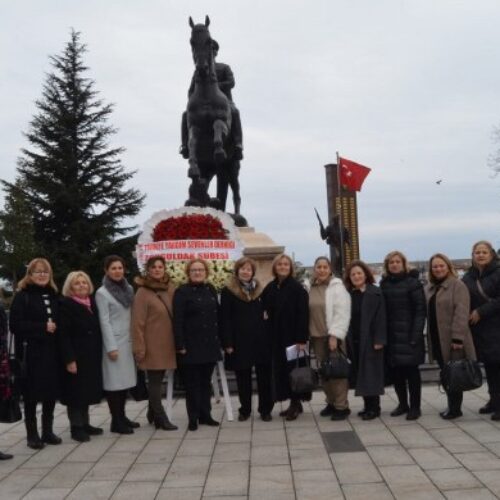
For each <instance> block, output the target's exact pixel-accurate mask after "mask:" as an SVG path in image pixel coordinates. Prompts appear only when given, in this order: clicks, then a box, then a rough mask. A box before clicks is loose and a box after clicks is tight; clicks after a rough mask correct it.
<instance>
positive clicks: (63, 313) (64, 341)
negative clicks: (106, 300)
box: [59, 297, 102, 405]
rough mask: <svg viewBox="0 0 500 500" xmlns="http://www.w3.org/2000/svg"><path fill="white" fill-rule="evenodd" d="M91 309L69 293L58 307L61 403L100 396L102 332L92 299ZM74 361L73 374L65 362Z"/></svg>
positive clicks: (90, 400)
mask: <svg viewBox="0 0 500 500" xmlns="http://www.w3.org/2000/svg"><path fill="white" fill-rule="evenodd" d="M91 307H92V312H90V311H89V310H88V309H87V308H86V307H85V306H83V305H81V304H78V303H77V302H75V301H74V300H73V299H70V298H69V297H63V298H62V299H61V302H60V307H59V342H60V346H61V355H62V360H63V365H64V369H63V374H64V375H63V377H62V398H61V402H62V403H63V404H65V405H77V404H82V405H89V404H96V403H99V402H100V401H101V398H102V336H101V328H100V326H99V316H98V312H97V306H96V303H95V301H94V300H93V299H92V300H91ZM72 361H76V368H77V373H76V374H75V375H73V374H71V373H69V372H68V371H67V370H66V365H67V364H68V363H71V362H72Z"/></svg>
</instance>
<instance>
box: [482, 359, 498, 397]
mask: <svg viewBox="0 0 500 500" xmlns="http://www.w3.org/2000/svg"><path fill="white" fill-rule="evenodd" d="M484 371H485V372H486V381H487V382H488V392H489V393H490V395H491V396H493V395H497V394H500V363H484Z"/></svg>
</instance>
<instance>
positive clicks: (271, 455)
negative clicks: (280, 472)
mask: <svg viewBox="0 0 500 500" xmlns="http://www.w3.org/2000/svg"><path fill="white" fill-rule="evenodd" d="M250 461H251V464H252V465H289V464H290V456H289V454H288V448H287V447H286V446H285V445H272V446H252V451H251V458H250Z"/></svg>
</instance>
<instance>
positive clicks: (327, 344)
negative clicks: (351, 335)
mask: <svg viewBox="0 0 500 500" xmlns="http://www.w3.org/2000/svg"><path fill="white" fill-rule="evenodd" d="M313 270H314V276H313V279H312V281H311V283H310V284H309V283H307V284H306V288H307V289H308V291H309V335H310V337H309V340H310V342H311V346H312V349H313V350H314V353H315V354H316V359H317V360H318V362H319V363H320V364H321V363H322V362H323V361H326V360H327V359H328V358H329V356H330V353H333V352H335V351H337V350H338V351H339V352H342V353H343V354H346V351H347V349H346V345H345V338H346V335H347V330H348V328H349V321H350V319H351V297H350V295H349V293H348V292H347V290H346V289H345V286H344V284H343V283H342V280H341V279H339V278H337V277H335V276H333V271H332V264H331V262H330V259H328V258H327V257H318V258H317V259H316V260H315V261H314V268H313ZM348 390H349V381H348V379H347V378H343V379H332V380H324V381H323V391H324V393H325V396H326V403H327V404H326V406H325V408H323V410H321V412H320V415H321V416H322V417H327V416H329V417H330V418H331V420H344V419H346V418H347V417H348V415H350V413H351V410H350V409H349V401H348V399H347V393H348Z"/></svg>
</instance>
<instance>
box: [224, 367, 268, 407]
mask: <svg viewBox="0 0 500 500" xmlns="http://www.w3.org/2000/svg"><path fill="white" fill-rule="evenodd" d="M234 373H235V375H236V384H237V385H238V397H239V399H240V405H241V407H240V410H239V412H240V413H241V415H250V413H252V368H247V369H245V370H235V371H234ZM255 375H256V376H257V393H258V395H259V406H258V412H259V413H260V414H261V415H266V414H268V413H271V411H272V410H273V406H274V403H273V391H272V384H271V365H270V364H269V365H255Z"/></svg>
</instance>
